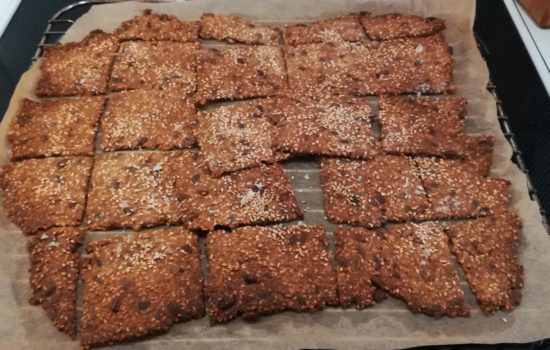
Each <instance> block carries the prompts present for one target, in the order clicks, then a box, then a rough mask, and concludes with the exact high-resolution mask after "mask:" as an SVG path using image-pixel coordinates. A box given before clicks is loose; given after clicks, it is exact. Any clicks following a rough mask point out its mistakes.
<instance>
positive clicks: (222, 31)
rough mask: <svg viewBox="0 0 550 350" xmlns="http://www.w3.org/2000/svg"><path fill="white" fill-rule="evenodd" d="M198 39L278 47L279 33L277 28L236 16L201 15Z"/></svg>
mask: <svg viewBox="0 0 550 350" xmlns="http://www.w3.org/2000/svg"><path fill="white" fill-rule="evenodd" d="M200 23H201V29H200V37H201V38H203V39H213V40H218V41H227V42H229V43H235V42H238V43H243V44H258V45H279V44H280V42H281V32H280V31H279V29H277V28H273V27H270V26H267V25H265V24H261V23H259V22H256V21H252V20H250V19H247V18H243V17H238V16H228V15H221V14H215V13H203V14H202V16H201V22H200Z"/></svg>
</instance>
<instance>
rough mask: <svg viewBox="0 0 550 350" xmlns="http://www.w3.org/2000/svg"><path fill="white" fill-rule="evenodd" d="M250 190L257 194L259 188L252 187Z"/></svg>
mask: <svg viewBox="0 0 550 350" xmlns="http://www.w3.org/2000/svg"><path fill="white" fill-rule="evenodd" d="M250 189H251V190H252V192H258V191H259V190H260V188H259V187H258V186H256V185H252V187H251V188H250Z"/></svg>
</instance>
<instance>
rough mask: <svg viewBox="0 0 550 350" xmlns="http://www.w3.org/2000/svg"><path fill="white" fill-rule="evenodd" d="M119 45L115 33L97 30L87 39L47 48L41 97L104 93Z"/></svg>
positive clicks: (41, 83)
mask: <svg viewBox="0 0 550 350" xmlns="http://www.w3.org/2000/svg"><path fill="white" fill-rule="evenodd" d="M117 48H118V43H117V40H116V38H115V37H114V36H113V35H112V34H106V33H103V32H102V31H100V30H97V31H93V32H91V33H90V34H88V36H87V37H86V38H84V40H82V41H80V42H76V43H67V44H60V43H57V44H55V45H53V46H50V47H47V48H45V49H44V56H43V58H42V63H41V65H40V70H41V72H42V75H41V76H40V80H39V81H38V85H37V87H36V95H37V96H74V95H95V94H103V93H105V92H106V89H107V80H108V79H109V71H110V69H111V64H112V62H113V59H114V56H115V53H116V51H117Z"/></svg>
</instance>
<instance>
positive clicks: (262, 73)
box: [256, 69, 265, 77]
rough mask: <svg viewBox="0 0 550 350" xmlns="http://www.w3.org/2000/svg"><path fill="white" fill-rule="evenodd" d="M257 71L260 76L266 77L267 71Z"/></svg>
mask: <svg viewBox="0 0 550 350" xmlns="http://www.w3.org/2000/svg"><path fill="white" fill-rule="evenodd" d="M256 73H257V74H258V76H259V77H265V72H264V71H263V70H260V69H258V70H257V71H256Z"/></svg>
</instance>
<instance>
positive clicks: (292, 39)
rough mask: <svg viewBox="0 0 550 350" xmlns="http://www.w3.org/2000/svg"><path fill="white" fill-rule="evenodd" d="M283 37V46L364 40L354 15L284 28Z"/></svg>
mask: <svg viewBox="0 0 550 350" xmlns="http://www.w3.org/2000/svg"><path fill="white" fill-rule="evenodd" d="M283 35H284V38H285V44H287V45H290V46H298V45H303V44H313V43H326V42H337V41H351V42H356V41H364V40H365V39H366V36H365V32H364V31H363V28H362V27H361V23H360V21H359V16H358V15H357V14H354V13H352V14H349V15H346V16H338V17H333V18H327V19H323V20H320V21H315V22H311V23H308V24H294V25H289V26H285V27H284V28H283Z"/></svg>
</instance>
